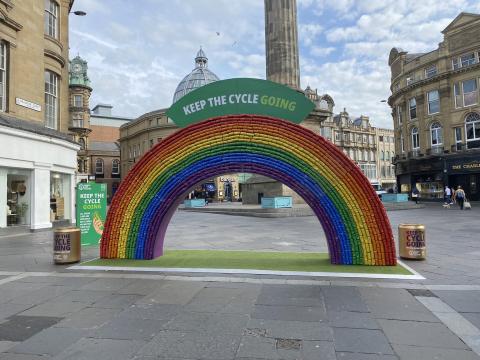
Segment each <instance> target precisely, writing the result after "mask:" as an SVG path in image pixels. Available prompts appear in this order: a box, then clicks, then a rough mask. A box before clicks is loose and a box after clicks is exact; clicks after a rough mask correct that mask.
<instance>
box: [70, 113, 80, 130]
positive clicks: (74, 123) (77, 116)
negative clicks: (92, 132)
mask: <svg viewBox="0 0 480 360" xmlns="http://www.w3.org/2000/svg"><path fill="white" fill-rule="evenodd" d="M72 127H74V128H83V114H79V113H75V114H73V115H72Z"/></svg>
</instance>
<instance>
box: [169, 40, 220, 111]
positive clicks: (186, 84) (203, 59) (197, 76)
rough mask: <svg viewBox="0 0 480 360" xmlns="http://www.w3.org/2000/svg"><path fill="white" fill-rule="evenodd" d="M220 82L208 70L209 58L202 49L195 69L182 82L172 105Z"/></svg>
mask: <svg viewBox="0 0 480 360" xmlns="http://www.w3.org/2000/svg"><path fill="white" fill-rule="evenodd" d="M218 80H220V79H219V78H218V76H217V75H215V74H214V73H213V72H212V71H210V70H209V69H208V58H207V56H206V55H205V53H204V51H203V50H202V48H200V50H198V53H197V56H196V57H195V69H193V70H192V72H191V73H190V74H188V75H187V76H185V77H184V78H183V79H182V81H180V83H179V84H178V86H177V89H176V90H175V93H174V95H173V102H172V103H176V102H177V101H178V100H180V99H181V98H182V97H183V96H185V95H187V94H188V93H189V92H190V91H192V90H195V89H198V88H199V87H201V86H203V85H207V84H210V83H212V82H214V81H218Z"/></svg>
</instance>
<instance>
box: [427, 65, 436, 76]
mask: <svg viewBox="0 0 480 360" xmlns="http://www.w3.org/2000/svg"><path fill="white" fill-rule="evenodd" d="M435 75H437V65H432V66H429V67H427V68H426V69H425V78H427V79H428V78H431V77H433V76H435Z"/></svg>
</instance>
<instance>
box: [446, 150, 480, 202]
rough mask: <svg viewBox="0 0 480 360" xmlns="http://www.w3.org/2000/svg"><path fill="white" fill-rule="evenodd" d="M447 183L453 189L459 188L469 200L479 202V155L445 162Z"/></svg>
mask: <svg viewBox="0 0 480 360" xmlns="http://www.w3.org/2000/svg"><path fill="white" fill-rule="evenodd" d="M447 171H448V182H449V185H450V186H452V187H453V188H455V189H456V188H457V186H459V185H460V186H461V187H462V188H463V189H464V190H465V193H466V194H467V198H468V199H469V200H473V201H478V200H480V189H479V186H480V155H479V154H477V155H474V154H472V155H470V156H464V157H461V158H450V159H448V160H447Z"/></svg>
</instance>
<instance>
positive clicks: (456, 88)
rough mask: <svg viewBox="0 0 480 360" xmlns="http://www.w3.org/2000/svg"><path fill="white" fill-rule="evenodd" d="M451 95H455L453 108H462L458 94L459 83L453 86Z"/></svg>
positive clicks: (460, 95)
mask: <svg viewBox="0 0 480 360" xmlns="http://www.w3.org/2000/svg"><path fill="white" fill-rule="evenodd" d="M453 93H454V95H455V107H456V108H459V107H462V106H463V102H462V94H461V92H460V83H455V84H453Z"/></svg>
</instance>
